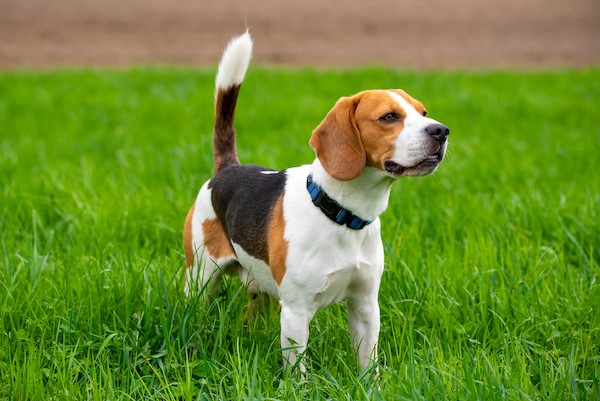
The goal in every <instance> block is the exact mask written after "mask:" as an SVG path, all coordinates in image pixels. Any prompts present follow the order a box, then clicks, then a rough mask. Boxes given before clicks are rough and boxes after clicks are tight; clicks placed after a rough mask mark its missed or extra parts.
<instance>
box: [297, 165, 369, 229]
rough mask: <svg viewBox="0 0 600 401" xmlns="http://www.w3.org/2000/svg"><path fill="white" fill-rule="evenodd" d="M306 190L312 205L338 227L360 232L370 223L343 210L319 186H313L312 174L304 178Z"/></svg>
mask: <svg viewBox="0 0 600 401" xmlns="http://www.w3.org/2000/svg"><path fill="white" fill-rule="evenodd" d="M306 189H307V191H308V193H309V194H310V198H311V199H312V202H313V203H314V205H315V206H316V207H318V208H319V209H321V211H322V212H323V214H324V215H325V216H327V217H328V218H329V220H331V221H334V222H336V223H337V224H339V225H346V226H348V227H349V228H351V229H353V230H362V229H363V228H364V227H365V226H367V225H369V224H371V223H372V222H371V221H369V220H363V219H361V218H360V217H358V216H355V215H354V214H353V213H352V212H351V211H350V210H348V209H344V208H343V207H342V206H341V205H340V204H339V203H337V202H336V201H334V200H333V199H331V198H330V197H329V195H327V194H326V193H325V191H323V189H322V188H321V187H320V186H318V185H317V184H315V182H314V181H313V176H312V174H309V175H308V177H307V178H306Z"/></svg>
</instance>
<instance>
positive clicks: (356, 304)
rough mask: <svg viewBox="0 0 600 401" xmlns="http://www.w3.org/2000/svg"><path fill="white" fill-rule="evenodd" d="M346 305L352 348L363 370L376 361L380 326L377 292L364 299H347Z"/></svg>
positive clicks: (354, 297)
mask: <svg viewBox="0 0 600 401" xmlns="http://www.w3.org/2000/svg"><path fill="white" fill-rule="evenodd" d="M346 305H347V308H348V327H349V330H350V339H351V341H352V346H353V348H354V351H355V353H356V356H357V357H358V362H359V364H360V368H361V369H362V370H365V369H366V368H367V367H368V366H369V363H371V361H377V339H378V337H379V326H380V323H379V303H378V302H377V292H374V293H372V294H368V295H367V296H364V297H356V296H353V297H349V298H348V299H347V300H346Z"/></svg>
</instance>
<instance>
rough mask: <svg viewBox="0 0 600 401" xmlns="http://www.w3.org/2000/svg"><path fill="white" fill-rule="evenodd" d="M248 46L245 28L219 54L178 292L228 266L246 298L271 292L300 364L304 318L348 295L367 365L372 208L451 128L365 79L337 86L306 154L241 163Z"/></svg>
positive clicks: (438, 154) (378, 257)
mask: <svg viewBox="0 0 600 401" xmlns="http://www.w3.org/2000/svg"><path fill="white" fill-rule="evenodd" d="M251 53H252V40H251V38H250V35H249V34H248V33H247V32H246V33H245V34H243V35H241V36H239V37H237V38H234V39H233V40H232V41H231V42H230V43H229V45H228V47H227V48H226V49H225V52H224V54H223V58H222V59H221V62H220V65H219V70H218V73H217V78H216V95H215V123H214V176H213V177H212V178H211V179H210V180H208V181H207V182H206V183H204V185H203V186H202V188H201V189H200V192H199V193H198V196H197V198H196V201H195V203H194V205H193V206H192V208H191V209H190V211H189V213H188V215H187V218H186V221H185V226H184V233H183V239H184V248H185V257H186V265H187V270H186V283H185V290H186V293H188V294H189V293H190V291H192V290H193V289H198V288H200V289H206V291H205V292H204V293H205V294H206V293H208V294H210V293H213V292H214V291H215V290H216V288H217V286H218V284H219V280H220V278H221V276H222V274H224V273H225V274H230V275H235V276H238V277H239V278H240V279H241V280H242V281H243V282H244V283H246V284H247V286H248V292H249V294H250V297H251V298H255V297H257V296H258V295H260V294H268V295H269V296H271V297H272V298H275V299H277V300H278V301H279V303H280V305H281V312H280V313H281V347H282V349H283V350H284V351H283V354H284V355H283V356H284V365H286V366H287V367H290V366H293V365H295V364H296V363H298V366H299V369H300V370H301V371H304V370H305V369H304V366H303V364H302V363H301V362H300V361H299V360H298V356H299V355H300V354H302V352H303V351H304V349H305V347H306V344H307V341H308V332H309V324H310V321H311V319H312V318H313V316H314V315H315V313H316V312H317V311H318V310H320V309H322V308H325V307H327V306H329V305H331V304H334V303H336V302H339V301H342V300H345V301H346V305H347V308H348V325H349V330H350V337H351V339H352V345H353V347H354V350H355V351H356V354H357V358H358V362H359V364H360V367H361V368H362V369H364V368H366V367H367V366H368V365H369V363H370V361H372V360H373V359H375V358H376V352H377V338H378V335H379V305H378V291H379V284H380V280H381V275H382V272H383V261H384V257H383V245H382V240H381V236H380V221H379V215H380V214H381V213H383V211H384V210H385V209H386V207H387V205H388V198H389V195H390V189H391V187H392V185H393V184H394V182H396V180H397V179H398V178H401V177H406V176H419V175H426V174H430V173H432V172H433V171H435V169H436V168H437V167H438V165H439V164H440V162H441V161H442V159H443V158H444V153H445V151H446V146H447V138H448V134H449V130H448V128H447V127H446V126H445V125H443V124H440V123H439V122H437V121H435V120H433V119H431V118H429V117H426V111H425V108H424V107H423V105H422V104H421V103H420V102H419V101H417V100H415V99H414V98H412V97H411V96H409V95H408V94H407V93H406V92H404V91H402V90H397V89H393V90H368V91H364V92H360V93H358V94H356V95H354V96H351V97H342V98H341V99H340V100H338V102H337V103H336V104H335V106H334V107H333V108H332V109H331V110H330V111H329V113H328V114H327V115H326V116H325V118H324V119H323V121H322V122H321V123H320V124H319V125H318V126H317V127H316V129H315V130H314V131H313V132H312V136H311V137H310V142H309V143H310V146H311V147H312V148H313V149H314V151H315V153H316V159H315V161H314V162H313V163H312V164H308V165H303V166H299V167H293V168H288V169H286V170H282V171H277V170H273V169H270V168H265V167H260V166H256V165H248V164H240V162H239V160H238V157H237V153H236V147H235V131H234V125H233V117H234V111H235V106H236V101H237V97H238V93H239V90H240V86H241V83H242V81H243V79H244V75H245V73H246V69H247V68H248V64H249V62H250V57H251Z"/></svg>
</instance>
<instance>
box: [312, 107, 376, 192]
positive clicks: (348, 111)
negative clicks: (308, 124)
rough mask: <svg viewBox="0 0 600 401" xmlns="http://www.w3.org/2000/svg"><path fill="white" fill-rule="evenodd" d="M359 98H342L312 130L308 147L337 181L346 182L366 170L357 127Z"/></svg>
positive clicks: (365, 159) (364, 155) (365, 160)
mask: <svg viewBox="0 0 600 401" xmlns="http://www.w3.org/2000/svg"><path fill="white" fill-rule="evenodd" d="M357 104H358V97H356V96H355V97H343V98H341V99H340V100H338V101H337V103H336V104H335V106H334V107H333V109H331V110H330V111H329V113H327V116H325V118H324V119H323V121H321V124H319V125H318V126H317V128H315V130H314V131H313V133H312V136H311V137H310V142H309V143H310V146H311V147H312V148H313V149H314V150H315V152H316V154H317V157H318V158H319V161H320V162H321V164H322V165H323V168H325V171H327V173H328V174H329V175H330V176H332V177H333V178H335V179H336V180H341V181H349V180H353V179H354V178H356V177H358V176H359V175H360V173H361V172H362V171H363V169H364V168H365V165H366V163H367V155H366V153H365V148H364V146H363V143H362V140H361V138H360V132H359V130H358V128H357V126H356V120H355V118H354V112H355V111H356V106H357Z"/></svg>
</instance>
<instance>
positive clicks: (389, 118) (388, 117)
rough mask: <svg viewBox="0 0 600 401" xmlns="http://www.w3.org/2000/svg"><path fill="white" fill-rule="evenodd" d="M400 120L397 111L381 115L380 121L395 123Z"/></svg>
mask: <svg viewBox="0 0 600 401" xmlns="http://www.w3.org/2000/svg"><path fill="white" fill-rule="evenodd" d="M398 120H400V116H399V115H398V114H396V113H387V114H384V115H382V116H381V117H379V121H383V122H385V123H393V122H396V121H398Z"/></svg>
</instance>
